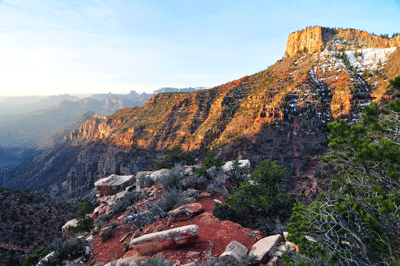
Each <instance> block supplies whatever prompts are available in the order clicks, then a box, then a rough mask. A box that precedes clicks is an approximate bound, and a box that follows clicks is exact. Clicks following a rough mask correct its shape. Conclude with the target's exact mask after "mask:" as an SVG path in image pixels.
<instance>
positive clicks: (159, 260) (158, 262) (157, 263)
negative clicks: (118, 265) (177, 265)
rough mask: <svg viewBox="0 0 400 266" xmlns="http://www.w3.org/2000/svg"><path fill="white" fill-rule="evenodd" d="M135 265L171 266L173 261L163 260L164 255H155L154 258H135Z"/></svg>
mask: <svg viewBox="0 0 400 266" xmlns="http://www.w3.org/2000/svg"><path fill="white" fill-rule="evenodd" d="M135 263H136V265H137V266H172V265H174V263H173V262H170V261H167V260H165V258H164V257H161V256H157V257H156V258H154V259H152V258H150V259H147V260H142V261H140V260H137V261H136V262H135Z"/></svg>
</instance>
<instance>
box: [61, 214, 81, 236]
mask: <svg viewBox="0 0 400 266" xmlns="http://www.w3.org/2000/svg"><path fill="white" fill-rule="evenodd" d="M77 225H78V220H77V219H73V220H70V221H68V222H66V223H65V224H64V225H63V227H62V228H61V231H62V234H63V237H64V238H69V237H71V236H73V233H71V232H70V231H69V228H70V227H76V226H77Z"/></svg>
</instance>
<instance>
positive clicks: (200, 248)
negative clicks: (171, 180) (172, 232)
mask: <svg viewBox="0 0 400 266" xmlns="http://www.w3.org/2000/svg"><path fill="white" fill-rule="evenodd" d="M214 198H216V199H218V200H222V198H221V197H214ZM198 202H199V203H200V204H202V206H203V208H204V210H205V212H204V213H202V214H200V215H198V216H196V217H193V218H192V219H190V220H187V221H181V222H173V223H172V224H171V225H170V226H168V227H166V228H165V229H164V230H168V229H171V228H176V227H180V226H185V225H191V224H196V225H198V226H199V228H200V238H199V239H198V240H197V241H196V242H194V243H191V244H187V245H182V246H179V247H178V248H176V249H173V250H165V251H162V252H160V253H158V254H154V256H156V255H162V256H164V257H166V259H168V260H170V261H180V262H181V263H182V264H184V263H187V262H190V261H191V260H192V259H191V257H190V255H191V256H192V257H193V258H194V259H196V260H200V261H204V260H206V259H207V258H208V257H209V255H210V254H209V253H210V251H211V256H213V257H218V256H219V255H221V254H222V253H223V252H224V251H225V248H226V246H227V245H228V244H229V243H230V242H232V241H234V240H236V241H238V242H240V243H242V244H243V245H245V246H246V247H247V248H248V249H251V247H252V246H253V244H254V243H256V242H257V241H258V240H259V239H261V238H262V236H261V233H260V232H258V231H252V230H251V229H247V228H243V227H242V226H241V225H239V224H236V223H234V222H231V221H220V220H219V219H218V218H216V217H214V216H213V214H212V209H213V208H214V205H215V201H214V200H213V199H212V198H207V197H203V198H200V199H199V201H198ZM125 234H126V231H125V232H124V231H123V230H122V229H119V230H118V231H116V232H115V233H114V236H113V237H112V238H111V239H109V240H107V241H106V242H105V243H102V242H101V241H100V237H99V236H96V238H95V241H94V252H93V255H94V257H93V259H95V260H97V262H98V263H99V262H100V263H108V262H110V260H112V259H118V258H124V257H138V258H139V257H140V255H139V254H138V253H137V251H135V250H132V249H130V250H128V251H127V252H126V253H124V251H123V250H122V245H123V242H120V239H121V238H122V237H123V236H124V235H125ZM250 235H252V236H253V238H252V237H251V236H250ZM254 235H256V236H255V237H254ZM127 239H128V240H129V239H130V237H129V238H127ZM126 241H127V240H124V242H126ZM142 258H143V257H142Z"/></svg>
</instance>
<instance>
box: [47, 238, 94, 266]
mask: <svg viewBox="0 0 400 266" xmlns="http://www.w3.org/2000/svg"><path fill="white" fill-rule="evenodd" d="M86 245H87V242H86V240H84V239H82V238H76V239H71V240H65V241H64V240H62V239H60V238H58V239H56V240H55V241H54V242H53V243H51V244H50V245H49V247H48V252H49V253H51V252H53V251H54V256H53V257H52V259H51V260H49V261H48V262H47V263H46V266H56V265H60V264H61V262H62V261H63V260H66V259H74V258H78V257H79V256H82V255H83V254H84V247H85V246H86Z"/></svg>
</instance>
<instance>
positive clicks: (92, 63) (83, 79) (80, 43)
mask: <svg viewBox="0 0 400 266" xmlns="http://www.w3.org/2000/svg"><path fill="white" fill-rule="evenodd" d="M315 25H320V26H327V27H343V28H348V27H350V28H357V29H361V30H365V31H368V32H371V33H372V32H374V33H376V34H389V35H390V36H391V35H392V33H394V32H400V0H387V1H382V0H381V1H378V0H351V1H349V0H345V1H344V0H335V1H332V0H330V1H318V0H303V1H298V0H296V1H276V0H275V1H268V0H267V1H266V0H264V1H221V0H214V1H201V0H197V1H190V0H187V1H128V0H126V1H122V0H121V1H117V0H115V1H103V0H98V1H89V0H83V1H74V0H71V1H57V0H51V1H45V0H0V96H4V95H50V94H52V95H54V94H64V93H106V92H113V93H128V92H129V91H130V90H136V91H138V92H152V91H153V90H154V89H157V88H159V87H166V86H168V87H189V86H192V87H196V86H205V87H212V86H216V85H220V84H223V83H226V82H228V81H231V80H234V79H238V78H240V77H242V76H245V75H250V74H254V73H256V72H258V71H260V70H264V69H266V68H267V67H268V66H269V65H271V64H273V63H275V62H276V61H277V60H279V59H280V58H282V56H283V54H284V51H285V46H286V40H287V37H288V35H289V33H291V32H293V31H296V30H300V29H303V28H305V27H307V26H315Z"/></svg>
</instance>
